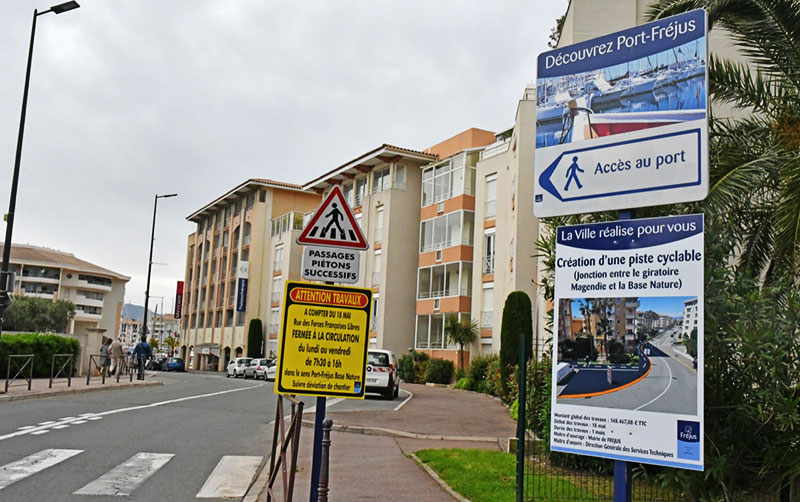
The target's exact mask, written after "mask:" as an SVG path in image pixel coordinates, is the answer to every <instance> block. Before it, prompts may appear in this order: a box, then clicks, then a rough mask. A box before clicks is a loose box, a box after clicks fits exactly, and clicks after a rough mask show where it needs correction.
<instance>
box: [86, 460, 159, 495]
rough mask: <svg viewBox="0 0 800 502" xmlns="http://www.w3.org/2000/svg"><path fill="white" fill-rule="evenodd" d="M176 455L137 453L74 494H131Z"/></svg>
mask: <svg viewBox="0 0 800 502" xmlns="http://www.w3.org/2000/svg"><path fill="white" fill-rule="evenodd" d="M174 456H175V455H174V454H172V453H137V454H136V455H134V456H132V457H131V458H129V459H128V460H126V461H125V462H123V463H122V464H120V465H118V466H116V467H114V468H113V469H111V470H110V471H108V472H107V473H105V474H103V475H102V476H100V477H99V478H97V479H95V480H94V481H92V482H91V483H89V484H88V485H86V486H84V487H83V488H81V489H80V490H78V491H76V492H73V495H115V496H124V495H130V494H131V493H132V492H133V490H135V489H136V488H137V487H138V486H139V485H141V484H142V483H144V482H145V480H146V479H147V478H149V477H150V476H152V475H153V474H155V473H156V471H158V470H159V469H161V468H162V467H163V466H164V464H166V463H167V462H169V461H170V460H171V459H172V457H174Z"/></svg>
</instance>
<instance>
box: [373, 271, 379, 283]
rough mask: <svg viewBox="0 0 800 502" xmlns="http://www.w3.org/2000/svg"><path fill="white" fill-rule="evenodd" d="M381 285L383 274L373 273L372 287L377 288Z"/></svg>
mask: <svg viewBox="0 0 800 502" xmlns="http://www.w3.org/2000/svg"><path fill="white" fill-rule="evenodd" d="M380 283H381V273H380V272H373V273H372V285H373V286H377V285H378V284H380Z"/></svg>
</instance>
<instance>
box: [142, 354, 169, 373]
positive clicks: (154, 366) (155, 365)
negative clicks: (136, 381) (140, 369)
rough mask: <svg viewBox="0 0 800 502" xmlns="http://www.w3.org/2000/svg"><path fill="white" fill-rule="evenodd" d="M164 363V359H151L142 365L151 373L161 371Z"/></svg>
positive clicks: (165, 359) (165, 360)
mask: <svg viewBox="0 0 800 502" xmlns="http://www.w3.org/2000/svg"><path fill="white" fill-rule="evenodd" d="M165 362H167V358H166V357H153V358H151V359H148V360H147V362H146V363H145V364H144V369H146V370H153V371H163V370H164V363H165Z"/></svg>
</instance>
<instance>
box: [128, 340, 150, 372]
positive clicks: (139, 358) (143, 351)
mask: <svg viewBox="0 0 800 502" xmlns="http://www.w3.org/2000/svg"><path fill="white" fill-rule="evenodd" d="M133 355H134V356H135V357H136V365H137V370H138V371H137V373H136V379H137V380H144V363H145V361H147V359H148V358H150V357H152V356H153V349H151V348H150V344H149V343H147V339H146V338H145V337H144V336H142V341H141V342H139V343H137V344H136V347H134V348H133Z"/></svg>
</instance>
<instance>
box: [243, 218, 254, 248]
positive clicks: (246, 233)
mask: <svg viewBox="0 0 800 502" xmlns="http://www.w3.org/2000/svg"><path fill="white" fill-rule="evenodd" d="M251 227H252V225H250V222H245V224H244V236H243V237H242V245H243V246H247V245H249V244H250V229H251Z"/></svg>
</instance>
